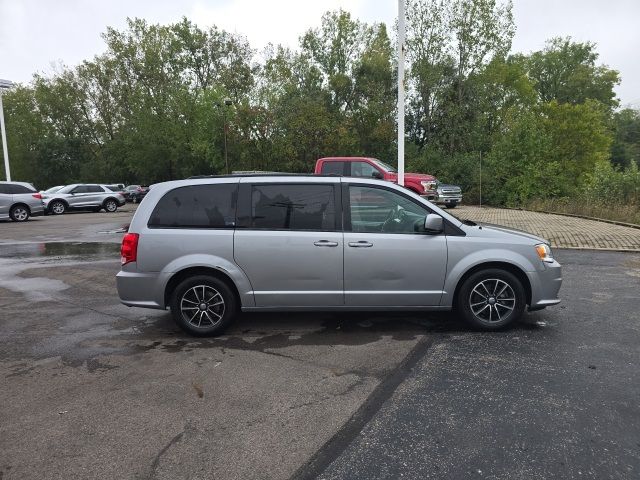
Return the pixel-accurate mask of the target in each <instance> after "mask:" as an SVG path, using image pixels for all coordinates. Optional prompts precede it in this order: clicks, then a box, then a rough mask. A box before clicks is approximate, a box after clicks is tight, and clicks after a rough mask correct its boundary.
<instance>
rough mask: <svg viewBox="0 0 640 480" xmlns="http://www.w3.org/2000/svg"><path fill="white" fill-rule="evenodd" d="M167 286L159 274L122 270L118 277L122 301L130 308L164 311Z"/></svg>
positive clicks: (117, 283) (118, 287)
mask: <svg viewBox="0 0 640 480" xmlns="http://www.w3.org/2000/svg"><path fill="white" fill-rule="evenodd" d="M125 268H126V267H125ZM165 284H166V282H165V281H164V279H163V278H162V277H161V275H160V274H158V273H137V272H125V271H123V270H121V271H120V272H118V274H117V275H116V287H117V289H118V296H119V297H120V301H121V302H122V303H123V304H124V305H127V306H129V307H143V308H157V309H161V310H164V309H165V304H164V287H165Z"/></svg>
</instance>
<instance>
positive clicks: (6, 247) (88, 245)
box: [0, 242, 120, 259]
mask: <svg viewBox="0 0 640 480" xmlns="http://www.w3.org/2000/svg"><path fill="white" fill-rule="evenodd" d="M119 252H120V245H119V244H117V243H100V242H41V243H18V244H0V258H9V259H10V258H29V257H56V256H83V255H90V256H113V257H114V258H116V256H117V254H118V253H119Z"/></svg>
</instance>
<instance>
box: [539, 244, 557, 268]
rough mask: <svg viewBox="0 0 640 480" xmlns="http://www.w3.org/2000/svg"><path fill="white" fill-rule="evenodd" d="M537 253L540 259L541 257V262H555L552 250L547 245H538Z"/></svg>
mask: <svg viewBox="0 0 640 480" xmlns="http://www.w3.org/2000/svg"><path fill="white" fill-rule="evenodd" d="M536 252H538V257H540V260H542V261H543V262H547V263H551V262H553V254H552V253H551V248H550V247H549V245H547V244H546V243H540V244H538V245H536Z"/></svg>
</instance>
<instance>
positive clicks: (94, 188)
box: [87, 185, 104, 193]
mask: <svg viewBox="0 0 640 480" xmlns="http://www.w3.org/2000/svg"><path fill="white" fill-rule="evenodd" d="M87 191H88V192H90V193H95V192H100V193H104V188H102V187H101V186H100V185H89V186H88V187H87Z"/></svg>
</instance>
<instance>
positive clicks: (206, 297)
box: [170, 275, 238, 336]
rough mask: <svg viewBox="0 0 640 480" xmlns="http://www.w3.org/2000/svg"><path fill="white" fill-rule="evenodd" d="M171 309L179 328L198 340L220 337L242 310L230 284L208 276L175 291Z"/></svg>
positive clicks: (194, 279) (193, 279) (198, 277)
mask: <svg viewBox="0 0 640 480" xmlns="http://www.w3.org/2000/svg"><path fill="white" fill-rule="evenodd" d="M170 306H171V314H172V315H173V320H174V321H175V322H176V324H177V325H178V326H179V327H180V328H182V329H183V330H184V331H185V332H187V333H190V334H192V335H197V336H210V335H220V334H221V333H223V332H224V330H225V329H226V328H227V327H228V326H229V324H230V323H231V321H232V320H233V318H234V317H235V316H236V312H237V310H238V305H237V301H236V298H235V296H234V294H233V292H232V291H231V289H230V288H229V287H228V286H227V284H226V283H225V282H223V281H221V280H219V279H217V278H215V277H211V276H208V275H197V276H194V277H190V278H187V279H186V280H183V281H182V282H181V283H180V284H179V285H178V286H177V287H176V288H175V289H174V291H173V293H172V295H171V300H170Z"/></svg>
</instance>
